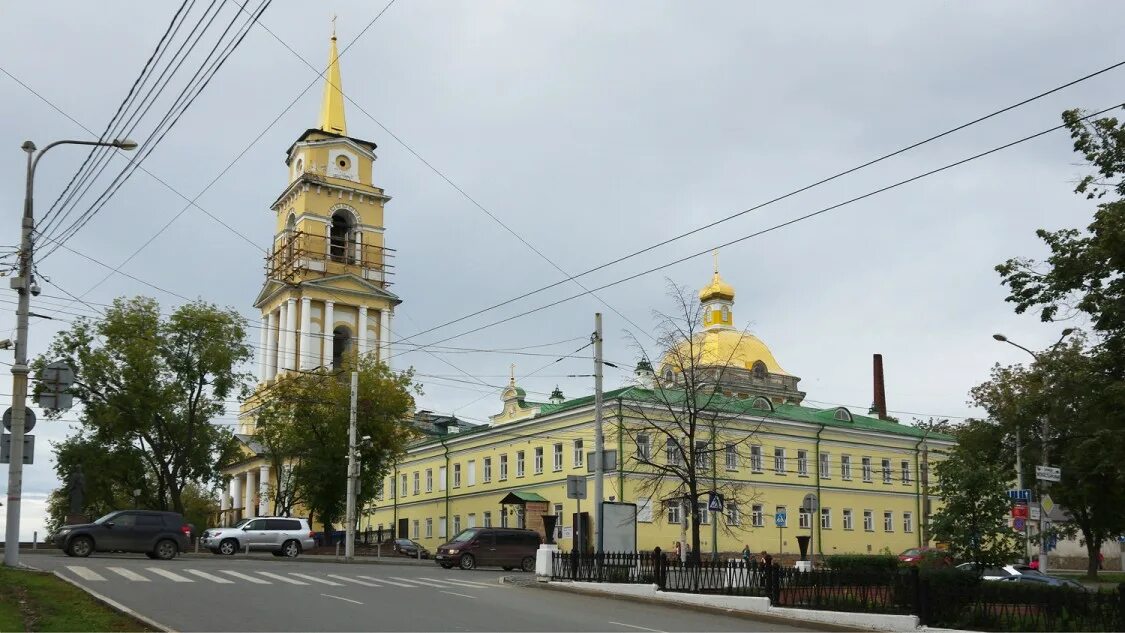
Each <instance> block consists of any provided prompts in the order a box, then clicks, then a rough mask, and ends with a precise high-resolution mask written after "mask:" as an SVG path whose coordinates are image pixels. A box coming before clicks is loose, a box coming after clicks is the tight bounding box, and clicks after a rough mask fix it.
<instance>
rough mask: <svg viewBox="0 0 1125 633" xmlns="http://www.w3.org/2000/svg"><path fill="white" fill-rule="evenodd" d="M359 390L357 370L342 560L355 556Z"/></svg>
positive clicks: (353, 394) (353, 374) (350, 426)
mask: <svg viewBox="0 0 1125 633" xmlns="http://www.w3.org/2000/svg"><path fill="white" fill-rule="evenodd" d="M358 392H359V372H356V371H353V372H352V401H351V406H350V407H349V408H350V413H349V417H348V509H347V513H346V515H345V516H346V517H347V518H346V520H347V522H348V526H347V532H346V536H345V537H344V560H352V559H353V558H354V557H355V493H356V465H357V464H356V459H355V450H356V449H355V410H356V398H357V396H358ZM396 483H397V482H396Z"/></svg>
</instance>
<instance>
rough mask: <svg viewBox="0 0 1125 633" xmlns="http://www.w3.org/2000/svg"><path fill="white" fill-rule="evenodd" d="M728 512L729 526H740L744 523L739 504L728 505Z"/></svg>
mask: <svg viewBox="0 0 1125 633" xmlns="http://www.w3.org/2000/svg"><path fill="white" fill-rule="evenodd" d="M754 507H755V508H758V507H760V506H754ZM726 510H727V525H738V524H739V523H741V522H742V516H741V515H740V514H739V512H738V504H737V503H728V504H727V508H726Z"/></svg>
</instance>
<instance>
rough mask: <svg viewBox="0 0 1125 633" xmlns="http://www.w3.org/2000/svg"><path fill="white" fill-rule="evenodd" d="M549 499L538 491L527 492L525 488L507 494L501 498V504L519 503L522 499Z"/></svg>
mask: <svg viewBox="0 0 1125 633" xmlns="http://www.w3.org/2000/svg"><path fill="white" fill-rule="evenodd" d="M546 500H547V499H546V498H544V497H543V495H541V494H539V493H538V492H527V491H524V490H513V491H512V492H509V493H508V494H507V496H505V497H504V498H503V499H501V500H500V503H501V504H505V503H519V502H521V501H546Z"/></svg>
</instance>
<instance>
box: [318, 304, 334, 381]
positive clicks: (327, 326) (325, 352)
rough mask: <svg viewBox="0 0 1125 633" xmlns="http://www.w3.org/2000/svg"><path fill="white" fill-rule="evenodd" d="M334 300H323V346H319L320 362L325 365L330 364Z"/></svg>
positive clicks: (328, 365) (329, 365)
mask: <svg viewBox="0 0 1125 633" xmlns="http://www.w3.org/2000/svg"><path fill="white" fill-rule="evenodd" d="M335 309H336V302H334V301H325V302H324V332H322V333H321V336H323V337H324V341H323V347H322V348H321V354H320V364H321V365H323V366H325V367H331V366H332V328H333V327H335V326H336V312H335Z"/></svg>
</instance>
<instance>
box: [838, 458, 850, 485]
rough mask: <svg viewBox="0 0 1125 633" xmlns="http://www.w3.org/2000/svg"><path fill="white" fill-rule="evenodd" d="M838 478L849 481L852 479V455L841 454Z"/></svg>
mask: <svg viewBox="0 0 1125 633" xmlns="http://www.w3.org/2000/svg"><path fill="white" fill-rule="evenodd" d="M840 479H843V480H844V481H851V480H852V456H851V455H841V456H840Z"/></svg>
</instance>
